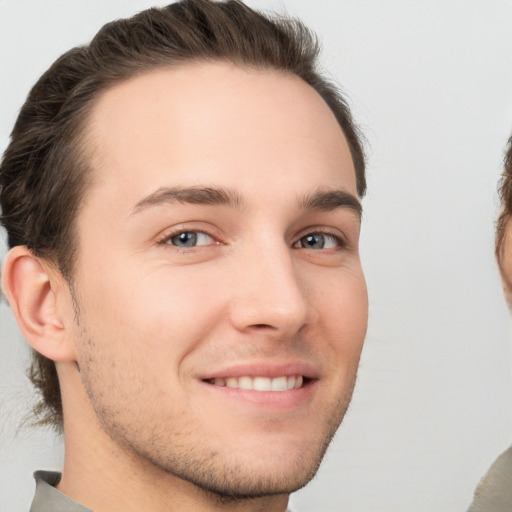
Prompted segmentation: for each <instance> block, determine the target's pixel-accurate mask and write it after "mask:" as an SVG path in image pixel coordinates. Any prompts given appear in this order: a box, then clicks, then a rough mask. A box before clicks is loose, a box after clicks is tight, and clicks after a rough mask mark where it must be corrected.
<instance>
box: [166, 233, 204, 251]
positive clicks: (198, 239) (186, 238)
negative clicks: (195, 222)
mask: <svg viewBox="0 0 512 512" xmlns="http://www.w3.org/2000/svg"><path fill="white" fill-rule="evenodd" d="M165 243H167V244H169V245H174V246H175V247H180V248H183V247H199V246H201V245H211V244H212V243H213V238H212V237H211V236H210V235H207V234H206V233H203V232H202V231H182V232H181V233H176V234H175V235H172V236H171V237H169V238H167V240H166V241H165Z"/></svg>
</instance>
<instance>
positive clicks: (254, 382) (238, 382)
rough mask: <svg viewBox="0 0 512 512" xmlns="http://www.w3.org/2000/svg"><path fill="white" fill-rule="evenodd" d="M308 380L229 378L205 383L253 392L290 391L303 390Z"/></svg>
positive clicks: (299, 377) (295, 378)
mask: <svg viewBox="0 0 512 512" xmlns="http://www.w3.org/2000/svg"><path fill="white" fill-rule="evenodd" d="M307 380H308V379H306V378H304V377H303V376H302V375H292V376H282V377H275V378H273V379H271V378H269V377H250V376H243V377H228V378H225V379H223V378H215V379H207V380H206V381H205V382H207V383H208V384H213V385H214V386H220V387H227V388H231V389H245V390H252V391H262V392H265V391H290V390H291V389H299V388H301V387H302V386H303V385H304V384H305V383H306V381H307Z"/></svg>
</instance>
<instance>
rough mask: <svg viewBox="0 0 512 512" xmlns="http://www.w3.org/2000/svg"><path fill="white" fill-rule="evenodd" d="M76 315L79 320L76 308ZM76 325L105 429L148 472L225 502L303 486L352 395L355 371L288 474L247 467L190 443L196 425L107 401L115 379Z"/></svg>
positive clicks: (83, 374) (85, 378) (86, 377)
mask: <svg viewBox="0 0 512 512" xmlns="http://www.w3.org/2000/svg"><path fill="white" fill-rule="evenodd" d="M76 312H77V317H79V316H80V315H79V309H78V308H77V310H76ZM77 320H78V318H77ZM77 324H78V325H79V330H80V337H81V338H82V348H83V357H82V358H81V361H80V366H79V371H80V378H81V381H82V384H83V386H84V388H85V391H86V393H87V395H88V397H89V400H90V402H91V405H92V407H93V409H94V411H95V413H96V418H97V420H98V423H99V425H100V426H101V428H102V430H103V431H104V432H105V433H106V434H107V435H108V436H109V437H110V438H111V439H112V440H113V442H114V443H115V444H116V445H117V446H119V447H120V448H121V449H122V451H123V452H124V453H126V454H127V455H128V456H129V457H130V458H131V460H132V461H134V463H135V464H136V465H138V467H139V468H146V469H147V470H148V472H149V474H151V472H155V471H156V472H157V473H160V474H165V475H168V476H172V477H175V478H178V479H180V480H182V481H185V482H189V483H191V484H193V485H194V486H195V488H196V489H197V490H199V491H200V492H202V493H204V494H206V495H207V497H208V498H211V499H214V500H216V501H218V502H221V503H231V502H236V501H244V500H251V499H256V498H263V497H271V496H276V495H287V494H290V493H292V492H295V491H297V490H298V489H300V488H302V487H304V486H305V485H306V484H307V483H308V482H309V481H310V480H311V479H312V478H313V477H314V476H315V474H316V472H317V471H318V468H319V466H320V463H321V461H322V459H323V457H324V455H325V452H326V450H327V448H328V446H329V444H330V443H331V441H332V439H333V437H334V435H335V433H336V431H337V429H338V427H339V425H340V424H341V421H342V419H343V417H344V415H345V413H346V410H347V408H348V405H349V403H350V399H351V397H352V392H353V388H354V384H355V376H356V375H355V373H356V372H355V371H354V375H353V376H352V378H351V379H350V383H351V384H350V388H349V389H348V390H347V389H346V390H344V392H343V393H341V394H340V396H338V397H337V398H338V399H337V401H336V403H333V404H332V405H330V413H329V414H327V415H326V420H325V426H324V428H323V429H322V430H323V431H324V432H325V434H324V435H323V436H321V437H320V438H317V439H314V440H309V442H310V444H311V443H315V444H316V447H315V448H314V449H313V450H311V449H309V450H306V449H305V450H303V452H302V453H299V454H296V455H294V458H295V460H294V461H293V463H292V464H291V467H290V468H289V469H288V470H287V471H286V472H283V471H279V468H277V469H276V470H275V471H267V470H265V469H260V468H254V467H248V464H247V461H245V460H241V459H240V458H238V459H237V458H236V457H233V456H232V454H229V453H223V452H222V449H218V448H216V447H212V446H211V444H210V445H208V443H205V442H202V443H201V442H194V441H190V439H187V434H188V433H189V432H190V430H192V431H193V430H194V427H195V426H194V425H185V426H181V429H180V428H176V429H174V428H172V427H173V425H171V429H169V426H168V425H167V424H164V425H162V424H161V422H159V418H158V417H156V418H153V421H152V419H151V418H150V417H149V418H145V421H144V419H143V420H141V421H139V422H137V421H136V420H135V419H134V418H133V414H131V412H132V413H133V411H131V412H130V411H126V410H123V409H122V408H120V407H119V403H121V404H123V403H124V404H129V403H130V397H129V396H128V397H124V400H122V401H120V402H111V403H109V402H108V401H106V400H105V399H104V397H105V396H109V395H112V396H118V393H116V391H118V390H116V389H115V384H112V382H111V381H106V380H105V378H103V379H102V378H101V377H100V376H101V375H102V374H103V375H104V373H105V372H102V369H103V370H104V366H103V367H102V365H101V364H99V361H98V359H99V358H97V357H95V354H97V353H98V352H97V351H96V350H95V345H96V344H95V342H94V340H93V339H92V338H91V337H90V336H89V335H88V333H87V329H86V327H85V326H84V323H83V322H82V321H79V322H77ZM118 384H119V383H118ZM108 386H110V388H111V389H110V390H109V389H108ZM111 392H112V393H111ZM132 398H133V397H132ZM114 403H115V405H114ZM148 425H150V426H148ZM169 430H172V434H169ZM197 437H198V436H197V434H196V436H195V438H196V439H197ZM205 437H206V436H205ZM255 469H256V470H255ZM258 469H259V471H258Z"/></svg>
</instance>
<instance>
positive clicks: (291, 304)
mask: <svg viewBox="0 0 512 512" xmlns="http://www.w3.org/2000/svg"><path fill="white" fill-rule="evenodd" d="M260 249H261V250H259V251H253V252H251V251H247V252H251V254H247V253H245V254H244V255H240V260H241V261H240V262H239V263H240V265H237V267H238V271H237V272H236V276H233V277H235V279H234V281H233V294H232V296H231V307H230V317H231V322H232V324H233V325H234V327H235V328H236V329H237V330H239V331H242V332H244V333H254V332H261V333H263V332H265V333H266V334H272V335H273V336H275V337H279V338H285V337H290V336H293V335H295V334H296V333H298V332H299V331H300V330H301V329H302V328H303V327H304V326H305V325H306V324H307V323H308V322H309V321H310V320H311V318H312V308H311V306H310V304H309V303H308V300H307V296H306V293H305V286H304V283H302V282H301V275H300V271H299V268H298V266H297V264H296V262H295V261H294V258H293V249H290V248H289V247H287V246H286V244H285V243H284V242H283V241H281V242H280V243H279V242H274V243H269V244H267V245H266V247H260Z"/></svg>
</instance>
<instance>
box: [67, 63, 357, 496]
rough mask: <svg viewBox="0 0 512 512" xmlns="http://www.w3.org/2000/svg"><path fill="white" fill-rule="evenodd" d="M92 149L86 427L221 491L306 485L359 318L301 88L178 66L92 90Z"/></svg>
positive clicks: (342, 405)
mask: <svg viewBox="0 0 512 512" xmlns="http://www.w3.org/2000/svg"><path fill="white" fill-rule="evenodd" d="M86 140H87V143H88V145H89V146H88V147H89V148H91V151H92V159H91V162H92V165H91V167H92V171H91V172H92V184H91V185H90V188H89V190H88V193H87V195H86V198H85V202H84V205H83V208H82V210H81V212H80V215H79V218H78V233H79V255H78V259H77V263H76V275H75V280H74V290H75V293H76V297H77V302H78V306H79V322H78V323H77V325H76V327H75V330H74V333H75V334H74V339H75V345H76V353H77V360H78V364H79V367H80V369H81V377H82V382H83V384H84V386H85V388H86V390H87V394H88V396H89V399H90V401H91V404H92V406H93V408H94V411H95V414H96V417H97V420H98V422H99V425H100V426H101V428H102V429H103V430H104V431H105V432H106V433H108V434H109V436H108V439H109V440H111V442H112V443H113V445H116V446H117V448H118V449H120V450H122V451H126V452H130V453H131V454H132V455H133V454H134V455H135V457H136V458H138V459H139V460H140V461H144V464H147V463H148V462H149V463H150V465H151V467H153V468H157V469H158V470H161V471H163V472H164V473H165V474H170V475H174V476H178V477H180V478H181V479H184V480H187V481H190V482H192V483H194V484H196V485H198V486H199V487H201V488H203V489H208V490H212V491H214V492H216V493H219V494H224V495H232V496H255V495H261V494H266V493H286V492H290V491H292V490H295V489H296V488H298V487H300V486H302V485H303V484H305V483H306V482H307V481H308V480H309V478H311V477H312V475H313V474H314V472H315V471H316V468H317V466H318V464H319V463H320V460H321V458H322V456H323V453H324V451H325V449H326V446H327V444H328V442H329V441H330V439H331V437H332V436H333V434H334V432H335V430H336V428H337V427H338V425H339V423H340V421H341V419H342V417H343V415H344V413H345V410H346V408H347V405H348V403H349V400H350V397H351V394H352V389H353V385H354V379H355V375H356V370H357V365H358V361H359V356H360V352H361V347H362V343H363V338H364V335H365V330H366V320H367V296H366V288H365V282H364V277H363V273H362V270H361V265H360V260H359V254H358V238H359V227H360V218H359V215H358V211H357V205H358V203H357V200H356V199H355V197H356V181H355V174H354V168H353V165H352V160H351V157H350V152H349V149H348V147H347V143H346V141H345V138H344V136H343V134H342V131H341V129H340V128H339V126H338V124H337V122H336V120H335V118H334V116H333V114H332V113H331V111H330V110H329V108H328V107H327V106H326V104H325V103H324V102H323V100H322V99H321V98H320V96H319V95H318V94H317V93H316V92H315V91H314V90H313V89H312V88H310V87H309V86H308V85H306V84H305V83H304V82H303V81H301V80H300V79H298V78H297V77H294V76H290V75H285V74H280V73H277V72H275V71H262V70H247V69H241V68H239V67H235V66H231V65H228V64H220V63H219V64H193V65H191V64H189V65H186V66H183V67H181V68H177V69H176V68H174V69H171V70H161V71H156V72H152V73H150V74H147V75H145V76H140V77H137V78H134V79H132V80H130V81H128V82H126V83H123V84H121V85H118V86H116V87H114V88H113V89H111V90H110V91H108V92H107V93H105V94H104V95H103V96H102V97H101V98H100V100H99V102H98V104H97V105H96V107H95V109H94V111H93V115H92V117H91V119H90V123H89V127H88V130H87V133H86ZM63 385H64V386H65V383H63Z"/></svg>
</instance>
